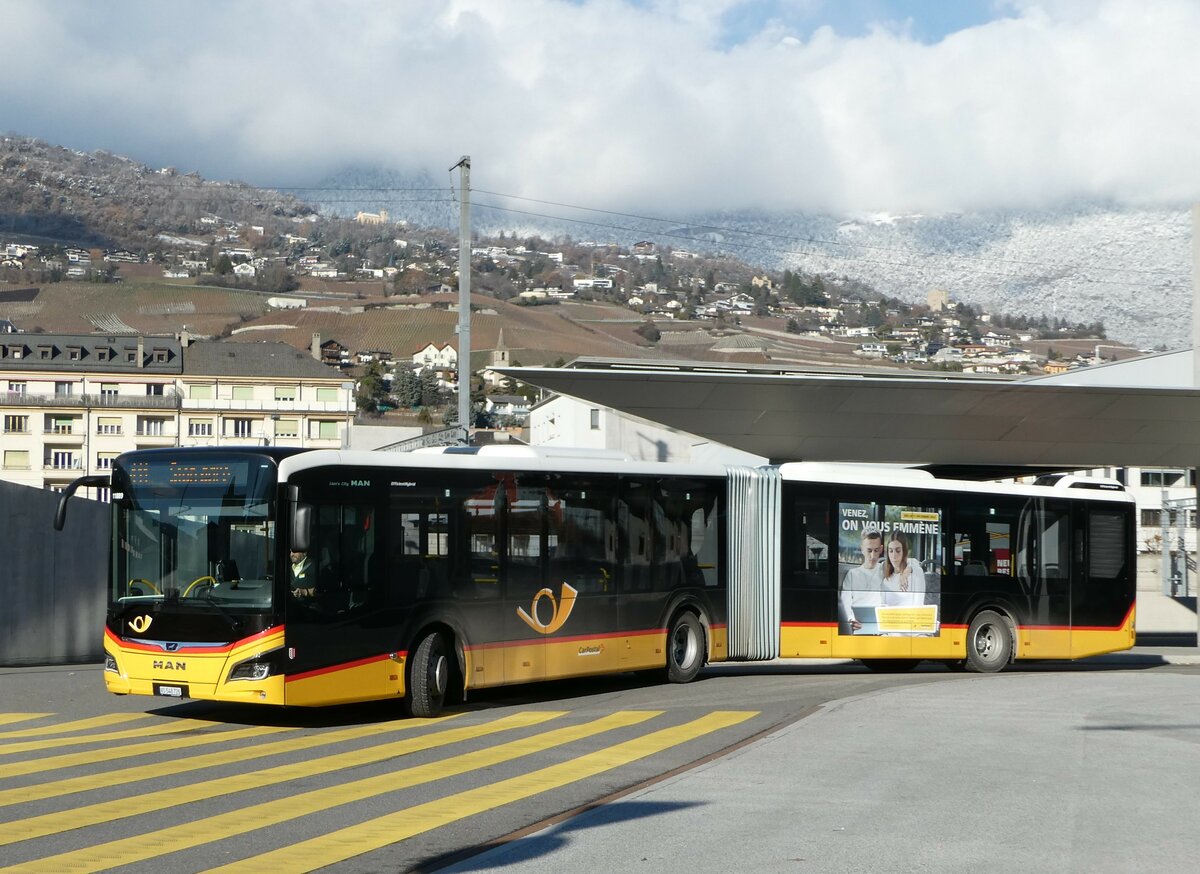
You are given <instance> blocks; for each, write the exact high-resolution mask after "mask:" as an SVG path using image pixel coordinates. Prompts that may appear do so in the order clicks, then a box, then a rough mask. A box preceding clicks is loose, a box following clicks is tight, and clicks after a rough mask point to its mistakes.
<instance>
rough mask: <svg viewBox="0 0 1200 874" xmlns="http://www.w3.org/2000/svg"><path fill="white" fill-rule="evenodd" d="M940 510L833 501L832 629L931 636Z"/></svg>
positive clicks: (935, 628) (935, 626)
mask: <svg viewBox="0 0 1200 874" xmlns="http://www.w3.org/2000/svg"><path fill="white" fill-rule="evenodd" d="M942 522H943V520H942V513H941V511H940V510H938V509H930V508H925V507H909V506H901V505H892V504H882V503H874V502H872V503H867V504H848V503H842V504H838V633H839V634H848V635H874V636H907V637H916V636H924V637H936V636H937V635H938V634H939V633H940V630H941V625H940V617H939V612H940V607H941V603H940V601H941V588H942V586H941V556H942V532H943V531H944V526H943V524H942Z"/></svg>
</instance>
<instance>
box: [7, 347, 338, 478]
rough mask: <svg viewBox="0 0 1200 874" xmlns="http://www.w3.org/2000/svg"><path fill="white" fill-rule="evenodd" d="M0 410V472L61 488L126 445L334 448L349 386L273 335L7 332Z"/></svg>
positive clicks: (107, 462) (105, 465) (99, 468)
mask: <svg viewBox="0 0 1200 874" xmlns="http://www.w3.org/2000/svg"><path fill="white" fill-rule="evenodd" d="M0 415H2V419H3V421H2V425H0V427H2V430H0V459H2V467H0V478H2V479H4V480H7V481H9V482H15V483H21V484H23V485H30V486H36V487H41V488H48V489H61V488H62V487H63V486H65V485H66V484H67V483H69V482H70V481H71V480H72V479H74V478H75V477H78V476H82V475H84V474H89V473H102V472H104V471H105V470H108V469H109V468H110V467H111V466H112V461H113V459H114V458H116V457H117V456H118V455H120V454H121V453H122V452H128V451H130V450H132V449H145V448H153V447H160V446H218V445H257V446H263V445H278V446H300V447H307V448H330V449H336V448H339V447H341V446H342V445H344V442H345V441H348V439H349V429H350V427H351V426H352V423H353V417H354V389H353V383H350V382H347V381H346V378H345V376H344V375H343V374H341V373H340V372H338V371H337V370H334V369H333V368H330V367H326V366H325V365H323V364H321V363H320V362H319V361H316V360H314V359H313V357H312V356H311V355H307V354H305V353H303V352H300V351H297V350H296V349H294V348H292V347H291V346H287V345H286V344H283V343H220V342H212V341H198V342H192V341H190V340H189V338H188V337H187V335H186V333H185V334H184V335H182V336H181V337H179V338H175V337H150V336H146V337H140V336H124V335H120V336H112V335H109V336H105V335H101V334H6V335H3V337H0Z"/></svg>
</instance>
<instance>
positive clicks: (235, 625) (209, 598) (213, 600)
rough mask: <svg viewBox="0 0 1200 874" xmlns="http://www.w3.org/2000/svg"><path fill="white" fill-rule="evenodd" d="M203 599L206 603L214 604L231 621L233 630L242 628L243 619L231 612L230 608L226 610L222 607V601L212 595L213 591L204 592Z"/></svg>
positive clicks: (230, 625)
mask: <svg viewBox="0 0 1200 874" xmlns="http://www.w3.org/2000/svg"><path fill="white" fill-rule="evenodd" d="M202 600H203V601H204V603H205V604H211V605H212V606H214V607H216V608H217V612H218V613H220V614H221V615H222V616H223V617H224V618H225V620H226V621H227V622H228V623H229V627H230V628H231V629H232V630H233V631H235V632H236V631H239V630H240V629H241V627H242V620H240V619H238V618H237V617H236V616H234V615H233V614H232V613H230V612H229V611H228V610H226V609H225V608H224V607H222V606H221V603H220V602H219V601H218V600H217V599H216V598H214V597H213V596H212V592H206V593H205V594H204V597H203V598H202Z"/></svg>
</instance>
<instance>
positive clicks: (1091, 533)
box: [1071, 504, 1136, 658]
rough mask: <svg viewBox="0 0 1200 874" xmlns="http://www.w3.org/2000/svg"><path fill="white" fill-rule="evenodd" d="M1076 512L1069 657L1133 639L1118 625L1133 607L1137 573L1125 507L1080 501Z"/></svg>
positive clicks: (1101, 650)
mask: <svg viewBox="0 0 1200 874" xmlns="http://www.w3.org/2000/svg"><path fill="white" fill-rule="evenodd" d="M1075 513H1076V526H1075V530H1076V535H1075V539H1076V543H1077V547H1076V549H1077V554H1076V558H1077V562H1076V567H1077V569H1078V570H1077V572H1076V573H1075V575H1074V576H1073V577H1072V585H1071V657H1072V658H1079V657H1081V656H1088V655H1096V654H1098V653H1104V652H1111V651H1113V650H1116V649H1123V648H1125V647H1128V646H1130V645H1131V644H1132V642H1133V641H1132V640H1131V639H1130V637H1129V630H1128V629H1123V628H1122V627H1121V626H1122V623H1123V622H1124V621H1125V619H1126V618H1127V617H1128V615H1129V611H1130V609H1131V608H1132V607H1133V603H1134V596H1135V588H1136V578H1135V576H1134V570H1133V564H1132V562H1131V560H1130V557H1131V556H1132V555H1134V554H1135V552H1134V548H1133V545H1132V544H1133V517H1132V514H1131V511H1130V509H1129V507H1128V506H1122V505H1119V504H1118V505H1114V506H1112V507H1111V508H1110V507H1082V506H1079V507H1076V510H1075ZM1085 532H1086V534H1085ZM1085 536H1086V542H1085Z"/></svg>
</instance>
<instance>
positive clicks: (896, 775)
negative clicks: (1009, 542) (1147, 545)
mask: <svg viewBox="0 0 1200 874" xmlns="http://www.w3.org/2000/svg"><path fill="white" fill-rule="evenodd" d="M1116 658H1117V657H1115V656H1107V657H1104V658H1103V660H1100V659H1097V660H1095V662H1094V664H1095V665H1096V666H1097V667H1098V668H1103V669H1098V670H1095V671H1086V672H1080V671H1077V670H1075V671H1067V672H1059V671H1053V670H1045V671H1038V670H1031V671H1012V672H1008V673H1005V674H1001V675H996V676H986V677H975V678H964V680H963V681H962V682H954V683H934V684H920V685H905V686H896V687H892V688H887V689H883V690H877V691H872V692H870V693H867V694H864V695H861V696H856V697H852V698H846V699H841V700H838V701H835V702H831V703H829V704H827V705H825V706H823V707H821V708H819V709H818V710H817V711H816V712H815V713H813V714H811V715H809V716H807V717H805V718H802V719H800V720H798V721H796V722H793V723H791V724H790V725H787V726H784V727H782V728H780V729H779V730H777V731H775V732H773V733H772V734H770V735H769V736H767V737H765V738H763V739H761V740H759V741H758V742H756V743H753V744H750V745H748V746H746V747H744V748H741V749H738V750H736V751H734V752H732V753H731V754H729V755H727V756H724V757H722V758H720V759H717V760H714V761H711V762H707V763H705V764H702V765H700V766H698V767H696V768H693V769H691V770H688V771H685V772H683V773H680V774H677V775H675V776H672V777H669V778H667V779H665V780H662V781H661V782H657V783H653V784H650V785H647V786H644V787H642V788H640V789H637V790H635V791H633V792H631V793H629V794H627V795H624V796H623V797H620V798H616V799H613V800H611V801H610V802H609V803H607V804H604V805H601V806H598V807H595V808H594V809H591V810H589V811H587V812H584V813H582V814H580V815H578V816H574V817H572V818H569V819H566V820H564V821H561V822H556V823H554V824H552V825H549V826H548V827H546V828H543V829H541V830H540V831H536V832H534V833H532V834H528V835H525V836H523V837H519V838H516V839H514V840H511V841H509V842H508V843H506V844H503V845H501V846H499V847H498V848H496V849H493V850H490V851H488V852H485V853H483V854H480V855H477V856H474V857H472V858H469V859H465V860H463V861H461V862H459V863H458V864H456V865H454V866H452V867H449V868H446V869H444V870H446V871H453V872H477V871H503V872H506V874H533V872H555V874H557V872H561V871H572V870H593V871H645V872H658V871H697V872H705V871H722V872H724V871H755V872H775V871H788V872H792V871H820V872H858V871H890V872H906V871H913V872H931V871H933V872H938V871H946V872H951V871H952V872H963V871H987V872H988V874H997V872H1007V871H1012V872H1028V871H1031V870H1032V871H1071V872H1109V871H1111V872H1127V871H1183V870H1194V867H1195V860H1196V858H1197V856H1198V855H1200V828H1198V827H1197V826H1200V821H1198V820H1197V817H1196V811H1195V786H1196V783H1197V781H1198V780H1200V695H1198V694H1197V693H1198V692H1200V671H1197V670H1195V669H1190V668H1188V667H1186V666H1182V665H1195V664H1200V658H1198V657H1197V655H1196V653H1195V650H1194V649H1192V651H1191V653H1189V654H1186V655H1185V654H1181V653H1175V652H1169V651H1168V652H1163V651H1156V652H1150V651H1145V650H1141V651H1135V652H1131V653H1126V654H1123V655H1122V658H1123V659H1124V662H1123V663H1122V664H1117V663H1115V661H1114V660H1115V659H1116ZM1155 664H1157V665H1164V664H1165V665H1168V667H1165V668H1160V669H1157V670H1145V668H1147V667H1151V666H1153V665H1155ZM1122 665H1123V666H1125V667H1128V668H1130V670H1121V666H1122ZM1173 665H1181V666H1179V667H1169V666H1173ZM1139 668H1140V670H1139Z"/></svg>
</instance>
